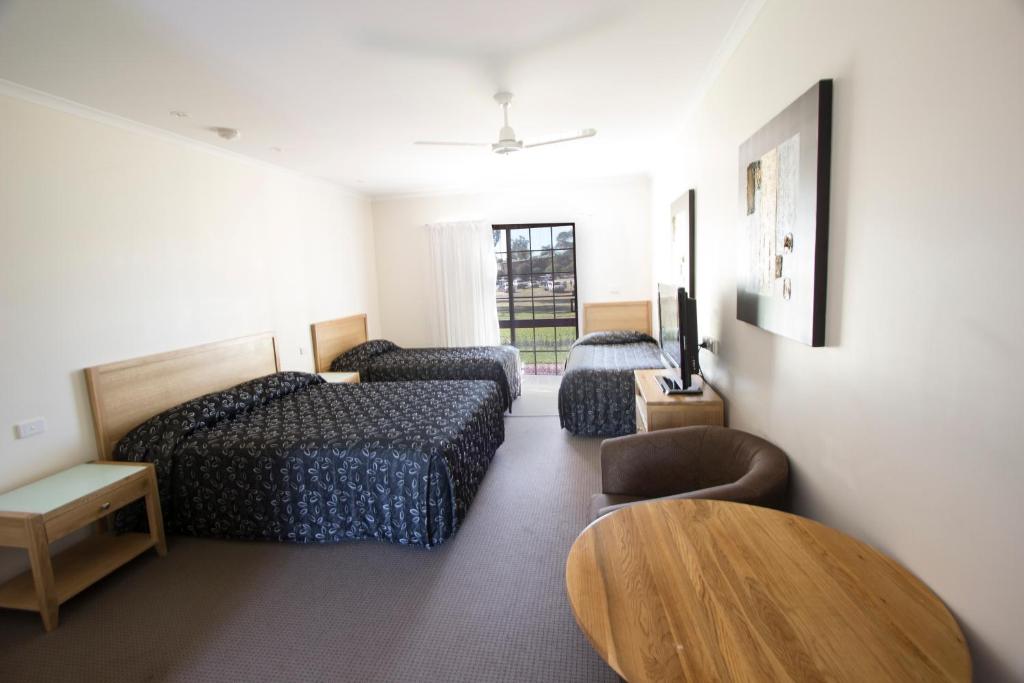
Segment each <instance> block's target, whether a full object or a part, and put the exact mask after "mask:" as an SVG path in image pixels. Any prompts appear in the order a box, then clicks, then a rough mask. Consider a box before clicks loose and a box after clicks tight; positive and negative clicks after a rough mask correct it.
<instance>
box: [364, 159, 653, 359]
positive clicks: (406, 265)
mask: <svg viewBox="0 0 1024 683" xmlns="http://www.w3.org/2000/svg"><path fill="white" fill-rule="evenodd" d="M649 212H650V192H649V183H648V180H647V179H646V178H636V177H633V178H619V179H612V180H603V181H590V182H579V183H544V184H538V185H521V184H517V185H514V186H511V187H509V188H508V189H506V190H504V191H493V192H479V193H473V194H452V195H433V196H426V197H409V198H399V199H384V200H378V201H374V203H373V225H374V232H375V233H376V240H377V242H376V244H377V272H378V273H379V282H378V287H379V290H380V315H381V331H382V334H383V336H384V337H385V338H388V339H391V340H392V341H394V342H396V343H398V344H408V345H420V346H423V345H427V346H429V345H433V344H436V343H438V340H436V339H435V338H434V333H433V329H432V324H431V311H433V309H434V306H435V305H436V302H435V301H434V297H433V293H432V291H433V290H432V289H431V280H430V273H429V267H428V266H429V264H428V261H427V258H428V250H427V236H426V233H425V231H424V230H423V228H422V226H423V225H425V224H426V223H433V222H436V221H449V220H452V221H455V220H484V221H487V222H489V223H535V222H544V221H562V222H575V223H576V254H577V277H578V278H579V285H578V286H579V300H580V303H581V304H582V303H585V302H589V301H628V300H632V299H643V298H646V297H647V290H648V283H649V282H650V272H651V271H650V247H649V238H650V231H649V225H650V213H649Z"/></svg>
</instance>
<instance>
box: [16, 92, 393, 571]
mask: <svg viewBox="0 0 1024 683" xmlns="http://www.w3.org/2000/svg"><path fill="white" fill-rule="evenodd" d="M0 237H2V240H0V386H2V387H3V388H4V390H3V391H2V392H0V491H5V490H8V489H10V488H13V487H15V486H17V485H20V484H22V483H24V482H28V481H30V480H32V479H35V478H38V477H40V476H42V475H45V474H48V473H51V472H54V471H56V470H59V469H62V468H64V467H66V466H68V465H70V464H73V463H77V462H81V461H84V460H87V459H90V458H93V457H95V455H96V452H95V446H94V443H93V434H92V422H91V416H90V413H89V404H88V401H87V398H86V393H85V386H84V381H83V377H82V372H81V370H82V368H84V367H86V366H89V365H94V364H97V363H105V362H109V361H115V360H121V359H125V358H131V357H134V356H139V355H145V354H150V353H155V352H159V351H165V350H169V349H175V348H181V347H185V346H190V345H194V344H199V343H202V342H208V341H214V340H218V339H225V338H230V337H235V336H240V335H245V334H251V333H255V332H261V331H264V330H273V331H275V332H276V333H277V334H278V337H279V340H280V342H281V343H280V348H281V361H282V363H283V365H284V367H286V368H289V369H301V370H311V369H312V367H313V364H312V356H311V352H310V339H309V327H308V325H309V323H310V322H312V321H314V320H321V319H325V318H331V317H336V316H339V315H343V314H348V313H355V312H361V311H368V312H369V313H370V315H371V320H373V319H375V318H376V315H375V313H376V298H377V297H376V274H375V265H374V258H373V249H374V244H373V234H372V227H371V210H370V203H369V201H368V200H366V199H365V198H362V197H359V196H357V195H355V194H352V193H350V192H348V191H346V190H343V189H341V188H339V187H337V186H335V185H332V184H329V183H327V182H324V181H319V180H313V179H309V178H305V177H302V176H299V175H296V174H293V173H291V172H288V171H284V170H279V169H275V168H273V167H270V166H268V165H265V164H260V163H256V162H249V161H246V160H242V159H237V158H232V157H229V156H227V155H224V154H219V153H217V152H216V151H208V150H204V149H200V148H198V147H196V146H194V145H187V144H183V143H181V142H177V141H173V140H169V139H167V138H164V137H160V136H157V135H150V134H146V133H141V132H134V131H129V130H126V129H123V128H120V127H117V126H114V125H107V124H104V123H100V122H97V121H94V120H90V119H88V118H83V117H79V116H74V115H71V114H68V113H64V112H61V111H56V110H54V109H50V108H46V107H43V106H39V105H37V104H31V103H28V102H25V101H22V100H19V99H14V98H11V97H6V96H0ZM33 417H44V418H46V421H47V426H48V430H47V432H46V433H45V434H42V435H39V436H35V437H31V438H28V439H24V440H15V438H14V430H13V425H14V424H15V423H16V422H19V421H21V420H24V419H26V418H33ZM15 555H17V554H13V555H12V554H11V553H8V554H6V555H3V554H0V575H2V574H6V573H10V570H11V569H12V568H14V567H15V566H17V565H18V564H20V559H21V558H20V556H17V557H15Z"/></svg>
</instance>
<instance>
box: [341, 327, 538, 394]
mask: <svg viewBox="0 0 1024 683" xmlns="http://www.w3.org/2000/svg"><path fill="white" fill-rule="evenodd" d="M330 367H331V371H332V372H358V373H359V377H360V381H362V382H406V381H410V380H447V379H486V380H490V381H492V382H495V383H496V384H497V385H498V387H499V389H500V390H501V396H502V400H503V401H504V404H505V408H506V409H507V410H511V409H512V402H513V401H514V400H515V399H516V398H518V397H519V394H520V391H521V388H520V375H519V351H518V350H517V349H516V348H515V347H514V346H460V347H454V348H415V349H405V348H402V347H401V346H398V345H397V344H394V343H393V342H390V341H387V340H386V339H374V340H373V341H368V342H364V343H362V344H360V345H359V346H357V347H355V348H353V349H349V350H348V351H346V352H345V353H343V354H341V355H340V356H338V357H337V358H335V359H334V360H333V361H331V366H330Z"/></svg>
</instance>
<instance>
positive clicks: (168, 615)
mask: <svg viewBox="0 0 1024 683" xmlns="http://www.w3.org/2000/svg"><path fill="white" fill-rule="evenodd" d="M505 424H506V429H507V438H506V441H505V444H504V445H503V446H502V447H501V449H500V450H499V451H498V454H497V456H496V457H495V460H494V463H493V464H492V465H491V468H490V471H489V472H488V473H487V476H486V478H485V479H484V483H483V485H482V487H481V489H480V492H479V494H478V496H477V498H476V501H475V502H474V503H473V506H472V508H471V509H470V511H469V515H468V517H467V519H466V521H465V524H464V526H463V527H462V529H461V530H460V531H459V532H458V533H457V534H456V535H455V537H454V538H452V539H451V540H449V541H448V542H447V543H445V544H444V545H443V546H441V547H440V548H438V549H436V550H433V551H427V550H421V549H415V548H404V547H399V546H393V545H388V544H383V543H375V542H356V543H343V544H338V545H328V546H294V545H283V544H281V545H278V544H266V543H239V542H229V541H213V540H202V539H194V538H185V537H175V538H172V539H170V553H169V555H168V556H167V557H166V558H157V557H156V556H155V555H153V554H152V553H150V554H147V555H146V556H144V557H142V558H139V559H138V560H135V561H134V562H132V563H130V564H129V565H127V566H125V567H124V568H122V569H121V570H119V571H118V572H116V573H115V574H113V575H112V576H110V577H108V578H107V579H105V580H104V581H102V582H100V583H99V584H97V585H96V586H94V587H92V588H90V589H88V590H86V591H85V592H84V593H82V594H80V595H79V596H77V597H76V598H73V599H72V600H71V601H70V602H68V603H66V604H65V605H64V607H63V608H62V609H61V626H60V628H59V629H57V630H56V631H54V632H53V633H51V634H44V633H43V631H42V626H41V623H40V621H39V618H38V616H37V615H35V614H30V613H27V612H13V611H9V610H0V679H3V680H4V681H142V680H145V681H162V680H174V681H300V680H301V681H474V682H478V681H594V682H600V681H616V680H618V678H617V677H616V676H615V675H614V673H613V672H612V671H611V669H609V668H608V667H607V666H606V665H605V664H604V663H603V662H602V661H601V659H600V658H599V657H598V656H597V655H596V654H595V653H594V652H593V650H591V648H590V646H589V645H588V644H587V642H586V639H585V638H584V636H583V635H582V634H581V633H580V631H579V629H578V628H577V627H576V623H575V621H574V619H573V616H572V611H571V610H570V608H569V605H568V603H567V601H566V597H565V589H564V566H565V557H566V554H567V553H568V551H569V547H570V546H571V545H572V541H573V539H574V538H575V537H576V534H577V533H579V531H580V530H581V529H582V528H583V527H584V526H585V524H586V522H587V505H588V502H589V498H590V494H591V493H593V492H595V491H597V489H598V484H599V463H598V444H599V443H600V442H599V440H597V439H579V438H576V437H572V436H569V435H568V434H567V433H566V432H563V431H561V430H560V429H559V428H558V420H557V419H554V418H550V417H538V418H523V419H508V420H506V421H505Z"/></svg>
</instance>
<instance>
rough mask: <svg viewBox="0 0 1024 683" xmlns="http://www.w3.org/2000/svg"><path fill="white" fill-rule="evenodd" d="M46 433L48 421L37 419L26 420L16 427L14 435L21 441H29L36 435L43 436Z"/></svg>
mask: <svg viewBox="0 0 1024 683" xmlns="http://www.w3.org/2000/svg"><path fill="white" fill-rule="evenodd" d="M45 431H46V420H45V419H43V418H41V417H37V418H35V419H32V420H25V421H24V422H19V423H18V424H16V425H14V435H15V436H16V437H18V438H19V439H27V438H28V437H30V436H35V435H36V434H42V433H43V432H45Z"/></svg>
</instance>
